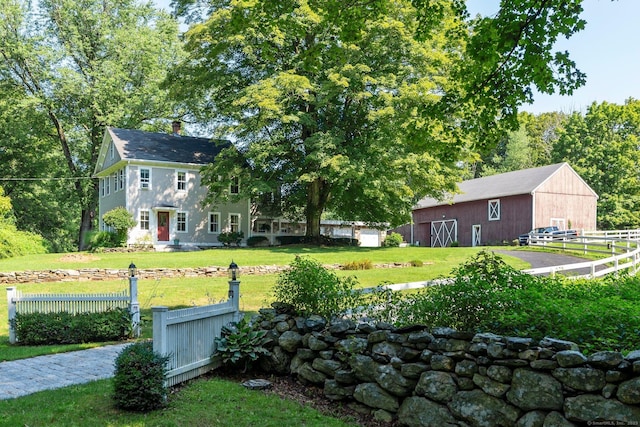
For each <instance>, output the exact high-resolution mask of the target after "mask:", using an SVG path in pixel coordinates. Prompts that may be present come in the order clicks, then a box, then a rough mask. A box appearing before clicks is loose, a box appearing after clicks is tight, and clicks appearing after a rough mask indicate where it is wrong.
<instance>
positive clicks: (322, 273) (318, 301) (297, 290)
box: [273, 256, 360, 319]
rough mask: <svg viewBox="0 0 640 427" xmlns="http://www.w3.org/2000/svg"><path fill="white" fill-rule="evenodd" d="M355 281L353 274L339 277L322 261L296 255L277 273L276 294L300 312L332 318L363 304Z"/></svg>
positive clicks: (280, 299)
mask: <svg viewBox="0 0 640 427" xmlns="http://www.w3.org/2000/svg"><path fill="white" fill-rule="evenodd" d="M356 284H357V281H356V279H355V278H354V277H351V276H350V277H344V278H340V277H338V276H337V275H336V274H335V273H334V272H332V271H329V270H327V269H326V268H325V267H323V266H322V264H320V263H319V262H317V261H315V260H312V259H310V258H307V257H300V256H296V258H295V259H294V260H293V261H292V262H291V264H290V266H289V269H287V270H285V271H283V272H282V273H280V275H279V276H278V279H277V280H276V284H275V286H274V289H273V294H274V297H275V300H276V301H278V302H282V303H286V304H290V305H291V306H292V307H293V309H294V310H295V311H297V312H298V313H300V314H304V315H310V314H317V315H320V316H323V317H325V318H327V319H331V318H333V317H335V316H338V315H342V314H345V313H346V312H348V311H349V310H351V309H353V308H355V307H358V306H359V305H360V294H359V293H358V292H355V291H354V286H355V285H356Z"/></svg>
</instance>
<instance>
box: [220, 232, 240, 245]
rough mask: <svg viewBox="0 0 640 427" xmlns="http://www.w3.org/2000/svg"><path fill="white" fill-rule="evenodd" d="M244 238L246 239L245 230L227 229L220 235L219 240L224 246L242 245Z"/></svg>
mask: <svg viewBox="0 0 640 427" xmlns="http://www.w3.org/2000/svg"><path fill="white" fill-rule="evenodd" d="M242 239H244V232H243V231H225V232H222V233H220V234H219V235H218V241H219V242H220V243H222V244H223V245H224V246H231V245H236V246H240V242H241V241H242Z"/></svg>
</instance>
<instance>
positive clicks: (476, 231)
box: [471, 224, 482, 247]
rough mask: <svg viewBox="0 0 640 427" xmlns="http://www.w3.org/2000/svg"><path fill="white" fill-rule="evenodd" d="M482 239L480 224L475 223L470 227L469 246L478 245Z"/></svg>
mask: <svg viewBox="0 0 640 427" xmlns="http://www.w3.org/2000/svg"><path fill="white" fill-rule="evenodd" d="M481 241H482V226H481V225H480V224H475V225H473V226H472V229H471V246H474V247H475V246H480V245H481V243H480V242H481Z"/></svg>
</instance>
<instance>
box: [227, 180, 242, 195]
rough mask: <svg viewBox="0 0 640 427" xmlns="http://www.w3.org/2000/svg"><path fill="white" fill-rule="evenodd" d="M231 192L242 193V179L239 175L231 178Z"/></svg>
mask: <svg viewBox="0 0 640 427" xmlns="http://www.w3.org/2000/svg"><path fill="white" fill-rule="evenodd" d="M229 193H231V194H238V193H240V179H239V178H238V177H237V176H234V177H233V178H231V186H230V187H229Z"/></svg>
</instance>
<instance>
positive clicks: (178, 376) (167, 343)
mask: <svg viewBox="0 0 640 427" xmlns="http://www.w3.org/2000/svg"><path fill="white" fill-rule="evenodd" d="M239 300H240V282H239V281H235V280H232V281H230V282H229V299H228V300H227V301H226V302H223V303H220V304H213V305H206V306H202V307H190V308H183V309H178V310H169V308H168V307H152V308H151V309H152V311H153V350H154V351H155V352H157V353H158V354H160V355H162V356H168V357H169V360H168V362H167V376H166V377H165V385H166V386H168V387H170V386H174V385H176V384H179V383H181V382H184V381H187V380H190V379H192V378H195V377H197V376H200V375H202V374H204V373H206V372H208V371H210V370H212V369H215V368H216V367H217V366H215V364H214V363H213V361H212V359H211V356H212V354H213V353H214V351H215V339H216V338H217V337H220V336H221V330H222V327H223V326H225V325H227V324H229V323H230V322H237V321H238V320H240V310H239Z"/></svg>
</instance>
